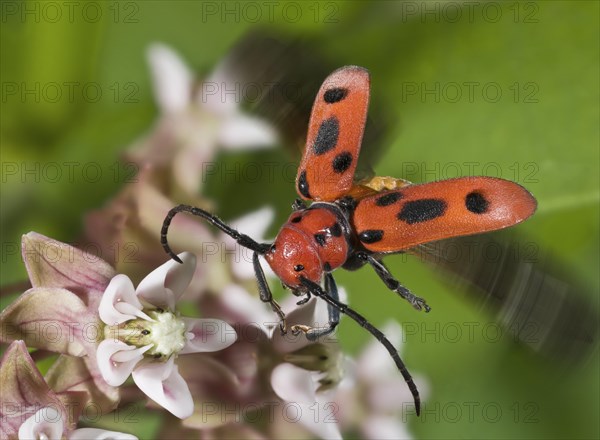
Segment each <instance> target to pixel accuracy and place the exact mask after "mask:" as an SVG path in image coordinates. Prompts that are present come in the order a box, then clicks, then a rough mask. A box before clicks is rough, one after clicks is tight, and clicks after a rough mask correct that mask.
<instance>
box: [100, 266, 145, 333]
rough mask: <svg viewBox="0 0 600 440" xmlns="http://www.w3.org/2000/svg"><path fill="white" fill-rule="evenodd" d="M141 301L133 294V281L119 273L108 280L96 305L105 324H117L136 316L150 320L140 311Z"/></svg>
mask: <svg viewBox="0 0 600 440" xmlns="http://www.w3.org/2000/svg"><path fill="white" fill-rule="evenodd" d="M142 308H143V307H142V303H141V302H140V300H139V299H138V298H137V296H136V295H135V289H134V287H133V283H132V282H131V280H130V279H129V277H128V276H127V275H122V274H119V275H117V276H116V277H114V278H113V279H112V280H110V283H109V285H108V287H107V288H106V291H105V292H104V295H102V299H101V300H100V306H99V307H98V313H99V315H100V319H101V320H102V322H104V323H105V324H107V325H118V324H121V323H123V322H125V321H129V320H130V319H135V317H136V316H139V317H140V318H144V319H148V320H150V317H149V316H148V315H146V314H145V313H144V312H142Z"/></svg>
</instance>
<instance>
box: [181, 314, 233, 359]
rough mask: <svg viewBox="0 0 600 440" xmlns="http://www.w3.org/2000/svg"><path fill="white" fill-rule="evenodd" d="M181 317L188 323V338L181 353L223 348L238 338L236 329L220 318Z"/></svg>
mask: <svg viewBox="0 0 600 440" xmlns="http://www.w3.org/2000/svg"><path fill="white" fill-rule="evenodd" d="M181 319H183V321H184V322H185V323H186V326H187V336H188V340H187V341H186V343H185V346H184V347H183V349H182V350H181V351H180V354H186V353H200V352H209V351H219V350H223V349H224V348H227V347H229V346H230V345H231V344H233V343H234V342H235V341H236V339H237V334H236V332H235V329H234V328H233V327H232V326H230V325H229V324H227V323H226V322H225V321H221V320H220V319H194V318H181Z"/></svg>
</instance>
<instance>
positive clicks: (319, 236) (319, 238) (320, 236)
mask: <svg viewBox="0 0 600 440" xmlns="http://www.w3.org/2000/svg"><path fill="white" fill-rule="evenodd" d="M314 237H315V241H316V242H317V243H319V246H325V239H326V238H327V237H326V236H325V234H315V235H314Z"/></svg>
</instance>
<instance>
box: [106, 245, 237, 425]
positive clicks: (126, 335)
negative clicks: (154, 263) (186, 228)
mask: <svg viewBox="0 0 600 440" xmlns="http://www.w3.org/2000/svg"><path fill="white" fill-rule="evenodd" d="M179 258H180V259H181V260H182V261H183V264H179V263H177V262H175V261H173V260H170V261H168V262H166V263H165V264H163V265H162V266H160V267H159V268H157V269H156V270H154V271H153V272H152V273H150V274H149V275H148V276H147V277H146V278H144V279H143V280H142V282H141V283H140V284H139V285H138V287H137V288H134V286H133V283H132V282H131V280H130V279H129V278H128V277H127V276H126V275H122V274H120V275H117V276H115V277H114V278H113V279H112V280H111V281H110V283H109V285H108V287H107V288H106V290H105V292H104V295H103V296H102V300H101V302H100V306H99V308H98V313H99V316H100V319H101V320H102V322H104V324H106V327H105V328H104V337H105V339H104V340H103V341H101V342H100V344H99V345H98V349H97V354H96V355H97V359H98V368H99V369H100V372H101V374H102V377H103V378H104V380H106V382H107V383H108V384H110V385H112V386H115V387H117V386H120V385H122V384H123V383H124V382H125V380H127V378H128V377H129V375H131V376H132V377H133V380H134V382H135V384H136V385H137V386H138V388H139V389H140V390H142V391H143V392H144V393H145V394H146V395H147V396H148V397H150V398H151V399H152V400H154V401H155V402H157V403H158V404H159V405H161V406H162V407H164V408H165V409H167V410H168V411H170V412H171V413H172V414H174V415H175V416H177V417H179V418H181V419H184V418H186V417H189V416H190V415H191V414H192V413H193V411H194V402H193V399H192V395H191V393H190V390H189V387H188V385H187V384H186V382H185V379H184V378H183V377H182V376H181V374H180V373H179V369H178V367H177V365H176V363H175V360H176V358H177V357H178V356H179V355H184V354H188V353H200V352H212V351H218V350H222V349H224V348H226V347H228V346H229V345H231V344H233V343H234V342H235V340H236V338H237V336H236V333H235V330H234V329H233V327H231V326H230V325H229V324H227V323H226V322H224V321H221V320H218V319H195V318H186V317H181V316H180V315H179V313H178V312H177V311H176V309H175V304H176V302H177V300H178V299H179V298H180V297H181V295H182V294H183V292H184V290H185V289H186V288H187V287H188V285H189V283H190V281H191V279H192V276H193V274H194V271H195V268H196V258H195V256H194V255H193V254H191V253H188V252H184V253H182V254H179Z"/></svg>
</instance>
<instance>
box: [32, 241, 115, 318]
mask: <svg viewBox="0 0 600 440" xmlns="http://www.w3.org/2000/svg"><path fill="white" fill-rule="evenodd" d="M22 253H23V261H24V262H25V266H26V267H27V273H28V274H29V279H30V280H31V284H32V286H33V287H58V288H63V289H67V290H69V291H71V292H73V293H75V294H76V295H77V296H78V297H79V298H80V299H81V300H82V301H83V302H84V303H85V304H86V305H87V306H92V305H95V304H97V301H98V300H99V298H100V295H101V293H102V292H104V289H106V286H107V285H108V283H109V281H110V279H111V278H112V277H113V276H115V270H114V269H113V268H112V267H111V266H110V265H109V264H108V263H107V262H106V261H104V260H102V259H101V258H99V257H97V256H95V255H92V254H88V253H87V252H84V251H82V250H81V249H77V248H74V247H73V246H69V245H68V244H65V243H61V242H60V241H57V240H53V239H51V238H48V237H45V236H43V235H41V234H38V233H36V232H30V233H28V234H26V235H23V238H22Z"/></svg>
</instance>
